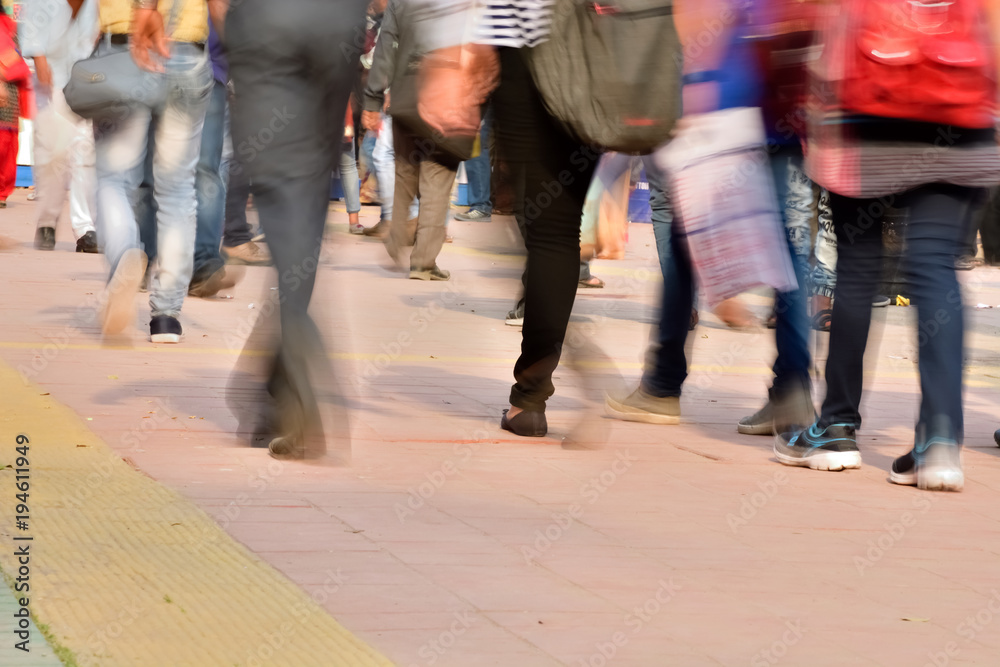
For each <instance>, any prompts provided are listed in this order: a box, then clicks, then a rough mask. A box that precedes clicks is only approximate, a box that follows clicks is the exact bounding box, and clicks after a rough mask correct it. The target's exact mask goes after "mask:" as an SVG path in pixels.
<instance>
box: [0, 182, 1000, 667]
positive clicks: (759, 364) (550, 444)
mask: <svg viewBox="0 0 1000 667" xmlns="http://www.w3.org/2000/svg"><path fill="white" fill-rule="evenodd" d="M375 210H376V209H373V208H366V209H365V215H366V216H367V218H366V220H365V222H366V223H367V224H373V223H374V217H373V216H374V214H375ZM32 213H33V207H32V204H30V203H28V202H25V201H24V196H23V192H19V194H17V195H15V197H14V198H12V205H11V208H9V209H7V210H6V211H4V212H2V214H0V215H2V217H0V234H7V235H9V236H12V237H14V238H16V239H17V240H20V241H22V242H23V245H22V246H21V247H20V248H17V249H16V250H15V251H13V252H8V253H4V254H2V255H0V276H2V277H3V279H4V280H5V284H6V285H7V289H6V296H5V299H4V306H5V307H4V309H3V312H4V318H3V320H2V322H0V358H2V359H3V360H4V361H6V363H8V364H9V365H11V366H13V367H14V368H15V369H16V368H24V369H31V371H30V373H29V374H30V375H32V378H31V379H32V381H33V382H35V383H37V384H38V385H39V386H41V387H42V388H43V391H44V392H49V393H51V397H52V398H53V399H55V400H57V401H59V402H61V403H64V404H66V405H67V406H69V407H70V408H72V410H74V411H75V412H76V413H77V414H78V415H79V416H80V417H81V418H83V419H84V420H85V421H86V423H87V425H88V426H90V427H91V429H92V430H93V431H94V433H96V434H97V435H98V436H99V437H100V438H101V439H103V440H104V441H105V442H107V443H108V444H109V445H110V446H111V447H112V448H114V449H115V450H116V451H118V453H119V454H120V455H121V456H123V457H125V458H126V459H127V461H128V462H129V463H130V464H131V465H133V466H134V467H136V468H138V469H139V470H141V471H142V472H143V473H145V474H146V475H149V476H150V477H152V478H153V479H155V480H157V481H158V482H160V483H162V484H164V485H166V486H167V487H169V488H170V489H173V490H176V491H177V492H179V493H180V494H181V495H182V496H184V497H186V498H188V499H190V500H191V501H192V502H194V503H195V504H196V505H197V506H198V507H200V508H202V509H203V510H205V511H206V512H208V513H209V514H210V515H211V516H213V517H214V518H215V519H216V520H217V521H218V522H219V524H220V525H221V526H222V527H223V528H224V529H225V530H226V531H227V532H228V533H229V535H231V536H232V537H234V538H235V539H237V540H239V541H240V542H242V543H243V544H245V545H246V546H247V547H248V548H249V549H250V550H251V551H252V552H254V553H255V554H257V555H258V556H259V557H261V558H262V559H264V560H265V561H267V562H268V563H270V564H271V565H273V566H274V567H275V568H277V569H278V570H280V571H281V572H283V573H284V574H285V575H287V577H288V578H289V579H291V580H292V581H293V582H295V583H296V584H298V585H299V586H300V587H301V588H302V589H303V590H304V591H305V592H306V593H307V594H310V595H312V596H313V597H314V599H316V600H317V602H319V603H320V604H321V605H322V606H323V607H325V608H326V609H327V610H328V611H329V612H330V614H331V615H332V616H333V617H334V618H336V620H337V621H339V623H341V624H342V625H344V626H345V627H346V628H347V629H349V630H351V631H352V632H354V633H355V634H356V635H357V636H358V637H360V638H361V639H362V640H364V641H365V642H367V643H368V644H369V645H371V646H373V647H375V648H376V649H377V650H378V651H380V652H381V653H382V654H384V655H385V656H387V657H388V658H389V659H390V660H392V661H393V662H395V663H396V664H399V665H402V666H404V667H410V666H417V665H454V666H457V667H469V666H474V665H498V666H501V667H506V666H510V665H518V667H530V666H534V665H557V664H568V665H573V666H574V667H576V666H580V667H582V666H584V665H586V666H590V667H601V666H602V665H615V666H618V665H623V666H632V665H636V666H639V665H642V666H650V667H656V666H661V665H671V666H672V665H692V666H697V665H719V664H723V665H748V664H749V665H751V666H757V665H776V664H779V663H780V664H783V665H806V666H809V667H814V666H822V665H838V666H839V665H845V664H851V665H924V664H932V665H933V664H936V665H945V664H947V665H961V664H993V663H994V662H995V661H996V656H997V655H1000V623H998V622H994V621H995V619H997V615H998V614H1000V568H998V566H997V563H998V562H1000V560H998V559H1000V505H998V503H996V502H995V500H996V497H997V496H995V495H994V494H995V493H996V492H997V491H998V490H1000V458H998V456H1000V449H998V448H996V446H995V445H994V443H993V437H992V433H993V430H994V429H995V428H996V427H997V426H998V425H1000V415H998V414H997V410H996V405H997V400H996V397H997V392H996V390H997V387H998V385H1000V368H998V366H1000V364H998V360H1000V341H998V338H997V335H996V334H997V332H998V326H1000V313H998V312H997V311H995V310H993V309H989V310H986V309H984V310H976V309H974V308H972V307H971V306H974V305H975V304H976V303H979V302H984V303H987V304H991V305H993V306H997V305H1000V271H998V270H996V269H988V268H980V269H977V270H975V271H973V272H971V273H970V274H966V275H963V276H962V277H963V280H965V281H967V283H968V284H969V285H970V295H969V297H968V299H967V300H968V302H969V304H970V309H969V311H968V322H969V331H970V334H969V339H968V343H969V346H968V347H969V354H968V357H969V362H968V363H969V370H968V390H967V398H966V404H967V409H966V416H967V424H966V432H967V443H966V444H967V449H966V455H965V462H966V474H967V484H966V490H965V491H964V492H963V493H961V494H954V495H933V494H926V493H922V492H919V491H917V490H915V489H910V488H901V487H895V486H892V485H890V484H888V482H887V481H886V476H887V470H888V467H889V464H890V463H891V461H892V458H893V457H895V456H897V455H899V454H900V453H902V452H904V451H905V449H906V447H907V446H908V445H909V444H910V443H911V441H912V434H911V427H912V423H913V421H914V416H915V411H916V395H915V392H916V381H915V374H914V365H913V364H914V361H913V360H914V356H915V355H914V342H913V340H912V339H913V335H912V334H911V333H910V330H909V329H908V328H907V325H906V323H907V321H908V318H909V317H910V316H911V314H912V313H911V312H910V311H908V310H907V309H903V308H890V309H886V310H882V311H879V312H878V317H879V318H880V320H881V321H882V322H883V324H882V326H881V327H879V328H880V329H881V344H880V345H873V349H872V354H871V364H870V365H871V368H872V375H873V377H872V382H871V387H872V391H871V392H870V393H869V395H868V398H867V401H866V404H865V406H864V408H863V410H864V414H865V417H866V423H865V429H864V432H863V433H862V436H861V446H862V451H863V456H864V461H865V467H864V468H862V469H861V470H859V471H848V472H844V473H839V474H832V473H819V472H814V471H809V470H798V469H790V468H785V467H782V466H779V465H778V464H777V463H775V462H774V460H773V457H772V455H771V452H770V440H769V439H768V438H761V437H751V436H741V435H738V434H737V433H736V431H735V422H736V421H737V420H738V419H739V418H740V417H742V416H743V415H745V414H749V413H750V412H752V411H754V410H756V409H757V408H758V407H759V404H760V402H761V400H762V398H763V396H764V388H765V386H766V382H767V380H768V372H769V371H768V363H769V361H770V360H771V357H772V355H773V339H772V337H771V335H770V334H769V333H768V332H760V333H756V334H755V333H739V332H732V331H729V330H727V329H725V328H723V327H722V326H721V325H720V324H718V322H717V321H716V320H714V318H712V316H710V315H708V314H703V316H702V325H701V326H699V328H698V329H697V330H696V331H695V332H694V333H693V334H692V344H693V351H692V361H693V372H692V375H691V377H690V378H689V380H688V385H687V386H688V391H687V393H686V394H685V397H684V399H683V400H682V408H683V410H684V417H685V423H684V424H682V425H681V426H673V427H670V426H652V425H641V424H627V423H622V422H617V421H613V420H609V419H606V418H603V417H602V416H601V415H602V408H601V405H600V395H601V392H602V391H603V388H604V387H606V386H616V385H617V386H621V385H623V384H626V383H627V384H634V382H635V381H636V380H637V378H638V374H639V371H640V368H641V360H642V355H643V352H644V349H645V345H646V342H647V339H648V334H649V326H650V323H651V322H652V321H653V318H654V317H655V312H654V307H655V302H656V291H657V289H658V286H657V277H656V270H657V269H656V263H655V251H654V248H653V239H652V234H651V230H650V229H649V227H648V226H644V225H634V226H633V227H632V229H631V232H630V233H631V239H630V243H629V253H628V258H627V259H626V260H622V261H614V262H612V261H597V262H595V264H594V273H595V274H596V275H598V276H600V277H602V278H604V279H605V280H606V281H607V287H606V288H605V289H604V290H581V293H580V296H579V298H578V301H577V307H576V311H575V312H576V314H575V316H574V330H573V332H572V333H571V336H570V338H569V347H570V349H571V354H572V356H573V357H574V359H575V361H576V363H575V364H574V363H567V364H566V365H565V366H564V367H562V368H561V369H560V370H559V371H558V372H557V380H556V386H557V394H556V396H555V397H554V399H553V400H552V401H551V403H550V409H549V423H550V428H551V433H550V437H548V438H545V439H540V440H522V439H518V438H514V437H513V436H510V434H508V433H506V432H504V431H501V430H499V428H498V427H497V421H498V419H499V413H500V409H501V408H503V407H505V405H506V397H507V392H508V390H509V384H510V382H511V368H512V366H513V360H514V358H515V357H516V355H517V352H518V348H519V344H520V335H519V332H518V330H517V329H514V328H511V327H506V326H504V323H503V316H504V314H505V313H506V312H507V310H508V309H509V308H510V307H511V306H512V304H513V300H514V298H515V297H516V294H517V288H518V278H519V272H520V262H521V260H520V258H519V257H518V255H517V253H516V250H515V248H516V244H515V236H514V235H515V234H516V230H514V228H513V225H512V223H511V222H510V221H504V220H503V219H500V218H495V219H494V222H492V223H489V224H487V223H453V225H452V227H451V229H450V232H451V233H452V234H453V235H454V236H455V242H454V244H452V245H448V246H446V247H445V251H444V253H443V254H442V257H441V259H440V264H441V266H442V267H444V268H447V269H450V270H451V271H452V275H453V280H452V281H451V282H450V283H424V282H418V281H408V280H404V279H402V278H401V277H399V276H398V274H393V273H390V272H389V271H388V270H387V269H386V268H385V267H386V264H387V262H386V259H385V253H384V250H382V248H381V247H380V245H379V244H378V243H376V242H374V241H372V240H371V239H363V238H358V237H352V236H349V235H348V234H347V233H346V227H345V225H344V222H345V216H344V214H343V213H336V212H335V213H333V214H331V223H332V233H331V235H330V238H329V239H328V241H327V247H326V249H325V252H324V257H325V259H324V262H325V264H324V268H323V271H322V275H321V281H320V282H321V284H320V286H319V287H318V289H317V292H316V297H315V302H316V305H317V311H318V321H319V323H320V327H321V329H322V330H323V332H324V334H325V335H326V338H327V342H328V345H329V350H330V352H331V356H332V358H333V360H334V366H335V368H336V370H337V380H338V383H339V386H340V388H341V391H342V393H343V395H344V397H345V403H346V405H347V408H348V410H347V414H348V415H349V416H348V426H349V432H350V447H351V450H352V463H351V465H350V466H340V467H332V466H315V465H303V464H296V463H278V462H276V461H273V460H271V459H269V458H268V457H267V455H266V452H264V451H263V450H259V449H249V448H246V447H244V446H243V443H242V441H241V440H239V439H237V438H236V437H235V436H234V435H233V433H232V432H233V430H234V428H235V426H236V422H235V420H234V419H233V417H232V416H231V415H230V413H229V411H228V410H227V408H226V404H225V386H226V383H227V380H228V377H229V373H230V371H231V370H232V368H233V365H234V364H235V362H236V360H237V358H238V353H239V350H240V349H241V347H242V339H241V335H245V334H241V333H240V332H241V331H245V330H246V329H247V325H246V323H249V322H251V321H252V318H253V317H254V314H255V313H256V312H258V311H259V308H260V306H261V304H262V303H264V302H265V301H266V300H267V298H268V297H269V295H270V293H271V290H270V284H269V282H268V280H269V277H270V273H269V269H258V268H252V269H249V270H248V272H247V275H246V277H245V279H244V281H243V282H242V283H241V284H240V285H238V286H237V288H236V289H235V290H234V291H233V293H232V297H233V298H231V299H212V300H198V299H189V300H188V302H187V303H186V304H185V309H184V314H183V316H182V322H183V324H184V327H185V331H186V340H185V341H184V343H182V344H181V345H179V346H173V347H162V346H160V347H155V348H154V347H153V346H152V345H151V344H150V343H148V342H147V341H146V336H145V328H144V325H145V323H146V322H147V321H148V307H147V306H146V305H145V303H144V299H142V300H138V301H137V304H139V306H140V307H139V312H140V313H141V315H140V316H137V319H136V328H135V329H134V330H133V331H132V332H131V336H130V337H129V338H128V339H126V340H122V341H116V342H114V344H104V343H103V342H102V340H101V337H100V334H99V332H98V330H97V329H96V328H95V327H94V326H92V325H87V324H82V323H80V322H79V321H78V320H77V319H75V318H77V317H78V316H79V315H78V310H77V309H78V307H79V306H81V304H86V303H87V300H88V299H90V298H93V295H95V294H97V293H99V291H100V288H101V285H102V280H103V276H104V272H105V267H104V263H103V258H101V257H98V256H93V255H89V256H85V255H79V254H75V253H72V252H70V251H71V250H72V245H71V244H69V243H68V242H61V243H60V244H59V246H58V247H57V250H56V252H54V253H41V252H36V251H34V250H33V249H32V248H31V246H30V239H31V236H32V232H33V224H32ZM60 233H63V234H68V229H66V230H62V229H61V230H60ZM750 301H751V302H752V303H753V304H755V306H757V307H758V308H759V309H760V312H761V314H764V312H765V310H766V300H765V299H764V298H762V297H751V298H750ZM251 305H253V308H251V307H250V306H251ZM79 312H83V311H79ZM142 318H145V319H142ZM823 343H824V341H823V339H822V337H817V347H818V348H819V349H820V350H822V349H823ZM46 357H47V358H46ZM570 361H572V360H570ZM821 361H822V360H821ZM820 366H822V363H821V364H820ZM876 369H877V371H876ZM818 393H819V395H822V388H821V386H820V389H819V392H818ZM30 428H31V424H25V425H24V426H23V428H22V430H25V431H27V430H30ZM48 511H57V510H55V509H52V510H48ZM192 566H193V567H194V565H192ZM95 567H99V565H97V566H95ZM331 577H335V578H336V581H337V582H338V584H337V586H336V590H335V592H333V593H329V594H326V593H325V591H327V590H329V588H330V587H329V582H330V578H331ZM319 592H323V595H319ZM52 630H53V632H55V633H56V634H57V635H58V633H59V631H60V629H59V627H57V626H53V627H52ZM116 641H120V642H140V643H141V642H143V641H144V637H143V636H141V635H138V634H135V633H131V634H130V633H129V632H128V630H127V629H126V630H125V631H124V632H123V633H122V634H121V636H120V637H119V638H118V639H117V640H116ZM276 659H277V658H276ZM265 664H266V663H265Z"/></svg>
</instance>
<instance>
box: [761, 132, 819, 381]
mask: <svg viewBox="0 0 1000 667" xmlns="http://www.w3.org/2000/svg"><path fill="white" fill-rule="evenodd" d="M770 163H771V171H772V173H773V175H774V187H775V194H776V195H777V196H778V204H779V206H778V210H779V211H780V212H781V219H782V222H783V223H784V225H785V238H786V239H787V241H788V250H789V252H790V254H791V257H792V267H793V268H794V270H795V280H796V282H797V283H798V288H797V289H794V290H792V291H790V292H777V293H776V294H775V295H774V314H775V327H774V343H775V347H776V348H777V351H778V356H777V358H776V359H775V360H774V366H773V370H774V386H773V389H774V391H775V392H778V393H781V392H784V391H796V390H800V389H802V388H809V387H810V380H809V365H810V364H811V363H812V356H811V355H810V352H809V331H810V323H809V282H808V276H809V273H810V267H809V252H810V246H811V243H810V240H811V238H812V231H811V229H810V219H811V218H812V204H813V188H812V181H810V180H809V177H808V176H806V174H805V171H804V170H803V167H802V150H801V149H800V148H799V147H798V146H782V147H781V148H779V149H778V150H777V151H776V152H775V153H773V154H772V155H771V160H770Z"/></svg>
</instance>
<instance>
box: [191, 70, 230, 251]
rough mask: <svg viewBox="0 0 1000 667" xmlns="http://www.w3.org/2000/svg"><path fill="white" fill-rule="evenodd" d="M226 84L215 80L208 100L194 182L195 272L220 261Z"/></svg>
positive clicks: (224, 199)
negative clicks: (203, 266)
mask: <svg viewBox="0 0 1000 667" xmlns="http://www.w3.org/2000/svg"><path fill="white" fill-rule="evenodd" d="M227 92H228V91H227V90H226V84H224V83H221V82H220V81H218V80H216V81H215V85H214V86H213V87H212V93H211V95H210V96H209V99H208V112H207V113H206V114H205V127H204V130H202V133H201V152H200V154H199V155H198V167H197V171H196V175H195V180H194V187H195V192H196V195H197V199H198V215H197V230H196V232H195V242H194V265H195V268H196V269H197V267H199V266H201V265H202V264H204V263H205V262H207V261H209V260H212V259H220V255H219V243H220V242H221V241H222V221H223V217H224V215H225V212H226V178H225V174H224V173H223V171H222V146H223V144H224V143H225V137H226V96H227Z"/></svg>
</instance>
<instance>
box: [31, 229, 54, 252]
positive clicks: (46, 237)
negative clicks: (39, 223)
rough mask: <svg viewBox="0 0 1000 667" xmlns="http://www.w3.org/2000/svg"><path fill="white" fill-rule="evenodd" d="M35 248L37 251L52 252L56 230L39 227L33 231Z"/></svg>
mask: <svg viewBox="0 0 1000 667" xmlns="http://www.w3.org/2000/svg"><path fill="white" fill-rule="evenodd" d="M35 247H36V248H38V249H39V250H54V249H55V247H56V228H55V227H39V228H38V229H37V230H35Z"/></svg>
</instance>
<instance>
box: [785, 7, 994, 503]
mask: <svg viewBox="0 0 1000 667" xmlns="http://www.w3.org/2000/svg"><path fill="white" fill-rule="evenodd" d="M900 10H902V11H904V12H906V15H907V16H911V17H912V18H913V21H909V22H905V23H903V22H899V21H897V20H896V17H897V16H898V14H897V12H899V11H900ZM985 25H988V23H987V21H986V20H985V16H984V15H983V13H982V5H980V4H979V3H977V2H956V3H949V4H948V5H946V6H939V5H923V4H920V3H903V2H897V0H856V1H854V2H850V3H844V4H843V5H842V6H841V13H840V15H839V16H837V17H836V20H834V21H831V22H830V23H829V25H828V29H827V32H826V34H825V36H824V50H823V56H822V58H821V60H820V61H819V62H818V63H817V66H816V68H815V74H816V81H815V83H814V85H813V86H812V87H811V90H813V91H815V93H814V99H813V100H812V102H811V104H810V105H809V108H810V109H811V110H812V114H811V116H810V119H809V120H810V126H809V132H808V150H807V153H806V157H807V159H806V168H807V171H808V172H809V174H810V176H812V178H813V179H814V180H816V181H817V182H818V183H820V184H821V185H823V186H824V187H826V188H827V189H828V190H829V191H830V208H831V211H832V216H833V224H834V229H835V230H836V233H837V244H838V257H837V286H836V288H835V292H834V300H833V322H832V325H831V330H830V348H829V355H828V357H827V363H826V380H827V392H826V398H825V399H824V401H823V407H822V410H821V413H820V415H819V418H818V419H817V420H816V421H815V422H814V423H813V424H812V425H811V426H809V427H808V428H806V429H805V430H802V431H796V432H788V433H784V434H778V435H777V436H776V438H775V444H774V452H775V456H776V457H777V459H778V461H779V462H781V463H783V464H785V465H794V466H803V467H808V468H812V469H814V470H842V469H844V468H858V467H860V466H861V454H860V451H859V449H858V445H857V435H856V434H857V430H858V428H860V426H861V421H862V420H861V414H860V405H861V395H862V388H863V384H864V375H865V372H864V353H865V348H866V346H867V342H868V332H869V328H870V325H871V304H872V299H873V297H874V296H875V293H876V290H877V289H878V284H879V280H880V277H881V270H882V266H881V264H882V226H881V224H880V220H881V216H882V214H883V213H884V212H885V210H886V208H888V207H890V206H891V207H893V208H897V209H903V210H905V211H907V213H908V216H909V217H908V221H907V224H906V231H905V244H904V246H905V251H904V257H903V262H902V270H903V272H904V274H905V278H906V281H907V284H908V285H909V287H910V289H911V291H912V294H913V297H912V303H913V305H914V306H916V308H917V344H918V350H919V360H918V371H919V374H920V394H921V397H920V410H919V416H918V418H917V423H916V428H915V437H914V445H913V449H912V450H911V451H910V452H909V453H907V454H905V455H904V456H901V457H899V458H897V459H896V460H895V461H894V462H893V465H892V470H891V472H890V476H889V480H890V481H891V482H893V483H896V484H906V485H914V486H918V487H920V488H923V489H932V490H945V491H958V490H961V489H962V487H963V485H964V481H965V476H964V472H963V470H962V464H961V456H960V452H961V444H962V440H963V431H964V425H963V415H962V369H963V335H964V324H963V318H964V315H963V308H962V293H961V288H960V285H959V283H958V279H957V277H956V275H955V260H956V258H957V257H958V256H959V254H960V253H961V250H962V241H963V236H964V234H965V231H966V229H967V227H966V225H967V224H968V221H969V218H970V215H971V212H972V211H971V209H972V204H973V202H974V201H975V199H976V197H977V196H978V193H979V190H978V188H981V187H987V186H991V185H995V184H996V183H997V182H1000V148H998V146H997V138H996V130H995V127H994V124H995V117H996V95H997V89H996V81H995V79H994V76H993V72H995V64H996V63H995V58H994V57H993V53H994V52H993V44H994V43H995V41H994V42H991V41H990V39H989V34H988V33H987V31H986V30H984V29H983V27H984V26H985ZM862 34H863V35H865V38H866V39H868V40H869V41H868V42H867V43H868V44H869V46H870V49H869V50H870V52H871V54H873V55H874V57H869V56H868V54H867V53H866V54H865V55H862V54H860V53H859V52H858V50H857V47H856V40H857V38H858V35H862ZM995 39H996V34H995V33H994V34H993V40H995ZM900 43H906V44H915V45H917V44H919V47H918V48H919V49H921V50H923V51H924V52H932V53H938V52H939V50H940V49H948V50H949V52H954V49H964V52H976V53H979V54H980V55H979V57H978V59H977V60H975V61H970V62H969V65H968V67H967V68H963V70H965V71H964V72H963V75H962V77H961V78H958V77H957V75H956V72H955V69H954V68H952V67H950V66H948V65H945V64H942V63H941V62H940V61H939V60H937V59H934V58H921V59H919V60H915V61H913V64H912V66H910V69H907V70H905V73H904V71H903V70H899V69H898V68H897V65H896V62H895V60H893V58H894V54H895V53H896V51H897V46H898V44H900ZM889 74H892V76H889ZM898 74H902V75H901V76H899V75H898ZM915 93H916V95H914V94H915ZM913 100H918V102H916V103H914V102H913Z"/></svg>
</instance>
